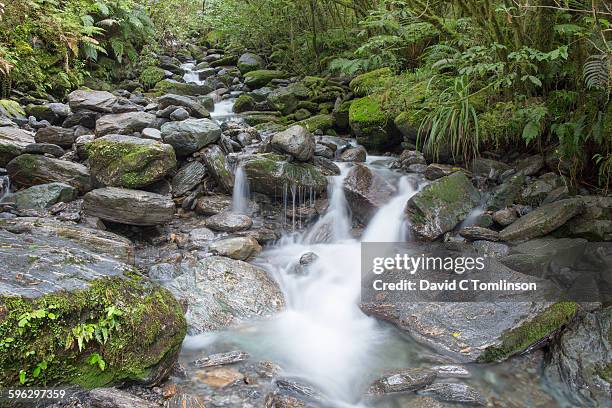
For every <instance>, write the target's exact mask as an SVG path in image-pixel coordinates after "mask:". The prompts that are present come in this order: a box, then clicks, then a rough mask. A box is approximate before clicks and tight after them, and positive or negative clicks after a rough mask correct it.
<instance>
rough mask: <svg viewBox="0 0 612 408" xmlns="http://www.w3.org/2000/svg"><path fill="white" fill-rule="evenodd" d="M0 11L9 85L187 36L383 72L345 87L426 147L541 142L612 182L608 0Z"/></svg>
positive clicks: (67, 4) (109, 75)
mask: <svg viewBox="0 0 612 408" xmlns="http://www.w3.org/2000/svg"><path fill="white" fill-rule="evenodd" d="M0 19H1V20H0V76H1V78H2V83H3V87H2V92H3V94H4V97H8V96H9V91H10V90H11V89H17V90H20V91H22V92H23V91H28V92H29V93H30V94H36V92H38V94H42V93H45V92H51V93H54V94H56V95H61V94H62V93H65V92H66V91H67V90H69V89H71V88H74V87H76V86H79V85H81V84H82V83H83V82H84V81H86V80H91V78H89V77H94V78H97V79H103V80H106V81H109V80H113V81H115V80H116V81H119V80H122V79H125V78H130V76H132V77H133V76H134V75H136V73H138V70H139V69H143V68H144V67H146V66H150V65H151V61H153V59H152V58H150V57H151V55H152V54H151V53H153V52H156V51H159V49H160V48H167V47H174V46H176V44H177V43H179V42H180V40H182V39H185V38H195V39H196V40H197V41H200V42H208V43H210V44H212V45H222V46H224V47H227V48H229V49H235V50H237V51H242V50H244V49H251V50H253V51H256V52H258V53H260V54H261V55H262V56H265V58H266V59H267V60H268V63H270V64H271V65H272V66H276V67H277V68H279V69H284V70H287V71H292V72H294V73H295V74H300V75H307V74H317V75H334V76H345V77H353V76H355V75H358V74H363V73H366V72H370V71H373V70H380V71H375V72H374V73H373V74H370V75H366V76H362V77H359V78H358V80H356V81H353V84H352V89H353V91H354V93H355V94H357V95H361V96H366V95H369V96H370V100H372V101H373V102H374V103H376V104H378V105H380V107H381V109H382V110H384V111H385V117H388V118H396V117H398V116H399V117H400V118H401V120H403V121H404V122H406V124H407V125H409V126H413V127H415V128H416V129H417V130H418V135H419V137H418V140H417V141H416V142H417V143H418V144H420V145H422V146H423V148H424V149H426V150H429V151H430V153H431V154H433V155H438V154H441V153H444V154H450V155H451V156H454V157H455V158H456V159H457V160H467V161H469V160H470V159H471V158H473V157H474V156H476V155H479V154H480V153H482V152H484V151H489V152H490V151H494V152H495V151H496V152H498V153H499V154H501V155H503V154H504V152H506V151H508V149H513V150H540V151H542V152H544V153H547V154H548V155H549V156H551V155H554V156H555V157H556V158H557V160H558V163H559V164H558V166H559V170H560V171H561V172H564V173H566V174H568V175H570V176H571V177H570V178H571V179H572V180H582V181H583V182H586V183H587V184H590V185H591V187H597V186H599V188H603V189H607V186H609V184H610V182H611V177H612V136H611V134H612V109H611V108H610V106H611V105H610V103H609V102H610V95H611V91H612V75H611V66H612V41H611V38H612V35H611V33H612V23H611V21H612V8H611V7H610V5H609V3H607V2H606V1H602V0H589V1H587V0H566V1H561V0H542V1H538V2H531V1H525V0H486V1H483V0H464V1H446V0H437V1H428V0H206V1H204V2H202V1H197V0H157V1H145V0H18V1H11V2H9V3H8V4H4V5H2V3H0ZM15 27H16V29H15ZM177 40H178V42H177ZM148 72H150V71H148ZM152 73H154V72H152ZM441 150H444V151H441Z"/></svg>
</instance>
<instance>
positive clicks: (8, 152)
mask: <svg viewBox="0 0 612 408" xmlns="http://www.w3.org/2000/svg"><path fill="white" fill-rule="evenodd" d="M32 143H36V141H35V140H34V135H33V134H32V132H28V131H27V130H22V129H18V128H13V127H0V167H4V166H6V165H7V163H8V162H10V161H11V160H13V159H14V158H15V157H17V156H19V155H20V154H22V153H23V152H24V149H25V147H26V146H28V145H30V144H32Z"/></svg>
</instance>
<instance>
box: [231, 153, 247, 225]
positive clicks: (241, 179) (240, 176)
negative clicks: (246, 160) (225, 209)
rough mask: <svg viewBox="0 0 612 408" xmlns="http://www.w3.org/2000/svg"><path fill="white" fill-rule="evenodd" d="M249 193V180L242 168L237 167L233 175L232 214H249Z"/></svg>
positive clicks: (240, 166)
mask: <svg viewBox="0 0 612 408" xmlns="http://www.w3.org/2000/svg"><path fill="white" fill-rule="evenodd" d="M250 198H251V191H250V188H249V179H248V178H247V176H246V172H245V171H244V167H243V166H242V165H239V166H238V168H237V169H236V172H235V173H234V190H233V192H232V212H235V213H237V214H249V213H250V210H249V204H250Z"/></svg>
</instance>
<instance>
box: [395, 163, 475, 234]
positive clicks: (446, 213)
mask: <svg viewBox="0 0 612 408" xmlns="http://www.w3.org/2000/svg"><path fill="white" fill-rule="evenodd" d="M479 200H480V194H479V193H478V191H477V190H476V189H475V188H474V186H473V185H472V183H471V182H470V180H469V179H468V178H467V177H466V176H465V174H464V173H462V172H458V173H453V174H451V175H450V176H445V177H442V178H439V179H438V180H435V181H433V182H432V183H431V184H429V185H428V186H427V187H425V188H424V189H423V190H421V191H420V192H418V193H417V194H415V195H414V196H413V197H412V198H411V199H410V200H409V201H408V203H407V205H406V215H407V216H408V219H409V220H410V221H411V225H412V229H413V230H414V231H415V232H416V234H417V235H418V236H419V237H421V238H422V239H425V240H428V241H433V240H435V239H436V238H438V237H440V236H441V235H442V234H444V233H445V232H448V231H451V230H453V229H454V228H455V226H457V224H459V223H460V222H461V221H463V220H464V219H465V218H467V216H468V215H469V214H470V212H471V211H472V210H473V209H474V208H475V207H476V206H477V205H478V202H479Z"/></svg>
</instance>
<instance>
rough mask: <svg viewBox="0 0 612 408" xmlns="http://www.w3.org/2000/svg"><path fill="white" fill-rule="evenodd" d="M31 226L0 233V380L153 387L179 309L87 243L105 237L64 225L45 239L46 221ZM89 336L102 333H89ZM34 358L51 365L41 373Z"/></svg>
mask: <svg viewBox="0 0 612 408" xmlns="http://www.w3.org/2000/svg"><path fill="white" fill-rule="evenodd" d="M40 221H41V222H32V228H30V229H28V230H27V234H26V233H23V232H25V231H24V230H21V231H18V232H11V231H10V230H7V229H4V228H2V227H0V258H2V260H3V261H2V262H0V274H2V276H4V277H5V278H4V279H3V284H2V286H1V288H0V305H1V307H2V309H3V310H10V311H13V312H12V313H4V314H3V315H2V317H0V330H1V331H2V332H3V333H10V335H11V338H12V339H13V341H11V342H10V343H9V342H7V343H6V344H5V345H4V352H3V353H2V357H0V381H1V382H2V383H3V384H5V385H6V386H11V387H16V386H21V385H20V381H19V379H20V376H21V375H20V370H23V371H22V372H24V373H25V383H26V384H27V385H28V386H30V387H48V386H49V384H74V385H78V386H80V387H83V388H86V389H90V388H97V387H104V386H109V385H112V384H121V383H123V382H126V381H127V382H132V383H141V384H145V385H155V384H158V383H160V382H161V381H162V380H163V379H165V378H166V377H167V376H168V374H169V372H170V370H171V367H172V366H173V364H174V363H175V362H176V360H177V357H178V352H179V350H180V347H181V344H182V341H183V338H184V336H185V332H186V322H185V318H184V316H183V309H182V307H181V305H180V304H179V303H178V302H177V301H176V299H175V298H174V297H173V296H172V295H171V293H170V292H168V291H167V290H165V289H163V288H161V287H159V286H158V285H156V284H153V283H152V282H151V281H149V280H148V279H146V278H144V277H142V276H137V277H136V276H134V274H133V267H132V266H130V265H128V264H125V263H123V262H120V261H118V260H117V259H115V258H112V257H109V256H107V255H106V254H105V253H104V251H103V250H100V249H99V248H97V247H96V245H92V244H93V243H94V241H96V240H97V241H98V242H99V243H101V241H102V240H103V238H101V237H105V238H108V237H109V236H111V235H113V234H110V233H105V232H104V231H95V232H92V231H89V232H87V233H85V231H86V230H87V229H81V231H82V232H83V233H79V232H78V231H79V227H76V226H73V225H65V227H66V228H67V230H68V231H72V232H73V233H74V234H73V235H71V236H70V237H66V236H65V235H64V231H63V230H61V229H57V230H56V231H57V233H48V231H49V230H48V229H47V228H46V227H41V226H40V225H46V224H47V221H46V220H40ZM8 222H13V221H12V220H2V221H0V223H8ZM20 222H21V221H20ZM58 224H59V223H58ZM60 228H61V227H60ZM79 235H82V236H83V237H82V238H83V240H84V241H85V242H81V237H80V236H79ZM116 238H117V241H118V242H119V243H120V244H121V243H122V242H123V241H124V240H123V239H121V238H119V237H116ZM111 247H112V245H109V244H107V248H111ZM26 276H27V278H25V279H24V278H23V277H26ZM17 311H18V313H17ZM83 311H87V312H86V313H83ZM24 328H25V329H24ZM83 330H87V331H88V332H90V333H91V334H92V335H91V336H85V335H83V334H82V333H83ZM95 330H97V331H98V332H99V333H103V334H102V335H101V336H93V331H95ZM33 355H35V356H39V357H40V358H38V357H37V358H32V356H33ZM51 356H53V357H51ZM92 356H97V358H92ZM41 358H42V360H41ZM41 361H43V362H45V361H46V365H47V366H48V367H49V368H51V367H52V368H53V369H49V370H45V369H42V370H41V364H40V363H41ZM34 373H38V374H37V375H36V374H34Z"/></svg>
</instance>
